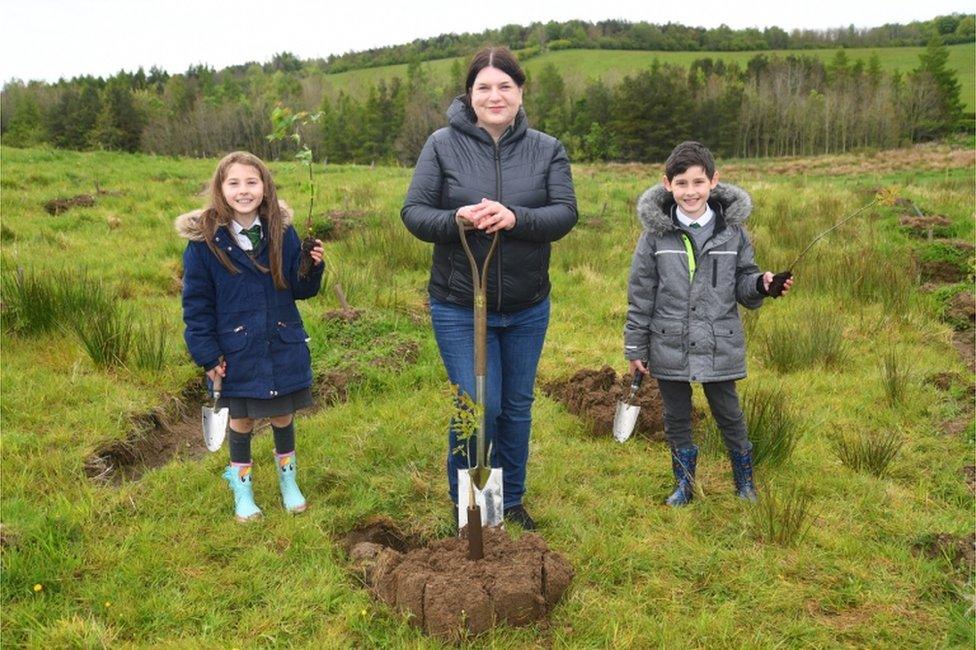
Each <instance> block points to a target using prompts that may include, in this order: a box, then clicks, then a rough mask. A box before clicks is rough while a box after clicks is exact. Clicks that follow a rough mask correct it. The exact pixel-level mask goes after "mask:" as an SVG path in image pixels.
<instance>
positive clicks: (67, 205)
mask: <svg viewBox="0 0 976 650" xmlns="http://www.w3.org/2000/svg"><path fill="white" fill-rule="evenodd" d="M93 205H95V197H94V196H92V195H91V194H78V195H77V196H72V197H71V198H70V199H51V200H50V201H48V202H47V203H45V204H44V211H45V212H47V213H48V214H50V215H52V216H55V217H56V216H58V215H59V214H61V213H63V212H67V211H68V210H70V209H71V208H90V207H92V206H93Z"/></svg>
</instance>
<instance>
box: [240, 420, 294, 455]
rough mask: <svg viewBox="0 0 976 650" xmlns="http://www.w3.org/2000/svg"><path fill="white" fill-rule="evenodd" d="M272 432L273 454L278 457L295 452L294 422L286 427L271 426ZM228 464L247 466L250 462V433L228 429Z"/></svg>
mask: <svg viewBox="0 0 976 650" xmlns="http://www.w3.org/2000/svg"><path fill="white" fill-rule="evenodd" d="M271 430H272V431H274V443H275V453H277V454H278V455H279V456H281V455H283V454H290V453H292V452H293V451H295V421H294V420H292V421H291V422H290V423H288V424H287V425H286V426H283V427H276V426H272V427H271ZM229 431H230V435H229V436H228V437H229V446H230V462H232V463H239V464H242V465H247V464H249V463H250V462H251V432H250V431H247V432H245V433H241V432H240V431H234V430H233V429H229Z"/></svg>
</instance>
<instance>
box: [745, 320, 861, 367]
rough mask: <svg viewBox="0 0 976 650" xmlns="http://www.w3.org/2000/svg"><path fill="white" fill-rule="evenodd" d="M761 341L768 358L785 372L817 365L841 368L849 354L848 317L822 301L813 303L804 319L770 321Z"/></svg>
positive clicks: (771, 364)
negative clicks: (846, 325) (846, 323)
mask: <svg viewBox="0 0 976 650" xmlns="http://www.w3.org/2000/svg"><path fill="white" fill-rule="evenodd" d="M761 342H762V348H763V358H764V360H765V361H766V362H767V363H768V364H769V365H770V366H771V367H773V368H775V369H776V370H779V371H781V372H791V371H794V370H801V369H805V368H810V367H813V366H821V367H825V368H837V367H839V366H840V365H842V364H843V363H844V361H845V360H846V358H847V350H846V346H845V343H844V318H843V316H842V315H841V314H839V313H838V312H837V311H836V310H831V309H827V308H826V307H823V306H821V305H812V306H809V307H808V308H807V309H806V313H805V314H804V315H803V318H802V319H800V318H797V319H794V318H789V319H784V320H777V321H774V322H772V323H770V324H769V325H768V326H767V328H766V329H765V330H764V331H763V334H762V338H761Z"/></svg>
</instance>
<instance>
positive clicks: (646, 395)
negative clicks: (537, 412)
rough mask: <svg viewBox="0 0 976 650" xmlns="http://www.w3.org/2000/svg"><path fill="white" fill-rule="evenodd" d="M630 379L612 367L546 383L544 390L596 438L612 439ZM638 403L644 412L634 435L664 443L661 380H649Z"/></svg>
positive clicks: (641, 389)
mask: <svg viewBox="0 0 976 650" xmlns="http://www.w3.org/2000/svg"><path fill="white" fill-rule="evenodd" d="M630 379H631V378H630V377H629V376H628V375H623V376H621V377H618V376H617V373H615V372H614V370H613V368H611V367H610V366H604V367H603V368H601V369H599V370H592V369H588V368H584V369H583V370H580V371H579V372H577V373H576V374H575V375H573V376H572V377H570V378H569V379H565V380H561V381H553V382H549V383H547V384H545V385H544V386H543V387H542V390H543V391H544V392H545V393H546V395H548V396H549V397H551V398H552V399H555V400H557V401H559V402H561V403H562V404H563V405H564V406H565V407H566V409H567V410H568V411H569V412H570V413H573V414H575V415H578V416H579V417H581V418H582V419H583V420H584V421H586V422H587V423H588V425H589V429H590V433H591V434H592V435H594V436H609V435H613V418H614V415H615V414H616V412H617V402H618V401H621V400H624V399H626V398H627V396H628V395H629V393H630ZM635 401H636V404H637V405H638V406H640V407H641V409H640V415H639V416H638V418H637V424H636V426H635V427H634V435H635V436H641V437H642V438H647V439H651V440H664V419H663V410H662V409H663V407H662V405H661V394H660V392H659V391H658V388H657V381H656V380H655V379H653V378H651V377H647V378H645V379H644V382H643V383H642V384H641V387H640V390H639V391H637V397H636V399H635Z"/></svg>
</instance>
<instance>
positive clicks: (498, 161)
mask: <svg viewBox="0 0 976 650" xmlns="http://www.w3.org/2000/svg"><path fill="white" fill-rule="evenodd" d="M494 145H495V197H496V198H495V200H496V201H498V202H499V203H501V202H502V158H501V146H500V145H499V144H498V143H497V142H495V143H494ZM495 236H496V237H498V238H499V239H498V250H497V251H495V254H496V255H497V256H498V311H501V310H502V240H501V233H497V234H496V235H495Z"/></svg>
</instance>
